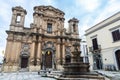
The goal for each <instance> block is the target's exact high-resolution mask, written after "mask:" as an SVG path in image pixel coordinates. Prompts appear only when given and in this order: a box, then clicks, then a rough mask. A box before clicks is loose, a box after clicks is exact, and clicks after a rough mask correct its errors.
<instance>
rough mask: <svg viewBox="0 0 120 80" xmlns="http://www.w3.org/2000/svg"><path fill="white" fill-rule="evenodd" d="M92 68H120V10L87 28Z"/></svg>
mask: <svg viewBox="0 0 120 80" xmlns="http://www.w3.org/2000/svg"><path fill="white" fill-rule="evenodd" d="M86 39H87V46H88V49H89V54H88V55H89V62H90V66H91V69H94V70H95V69H104V70H120V12H118V13H116V14H114V15H113V16H111V17H109V18H107V19H105V20H104V21H102V22H100V23H98V24H96V25H95V26H93V27H91V28H89V29H88V30H86Z"/></svg>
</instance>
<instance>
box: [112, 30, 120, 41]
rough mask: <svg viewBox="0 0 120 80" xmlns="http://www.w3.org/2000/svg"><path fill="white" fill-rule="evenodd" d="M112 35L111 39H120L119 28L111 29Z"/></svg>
mask: <svg viewBox="0 0 120 80" xmlns="http://www.w3.org/2000/svg"><path fill="white" fill-rule="evenodd" d="M112 37H113V41H118V40H120V30H119V29H117V30H115V31H113V32H112Z"/></svg>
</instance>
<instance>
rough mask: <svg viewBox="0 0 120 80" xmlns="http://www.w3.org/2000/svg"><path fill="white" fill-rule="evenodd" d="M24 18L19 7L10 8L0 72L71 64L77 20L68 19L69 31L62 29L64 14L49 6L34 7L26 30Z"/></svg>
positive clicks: (22, 11) (75, 40) (76, 36)
mask: <svg viewBox="0 0 120 80" xmlns="http://www.w3.org/2000/svg"><path fill="white" fill-rule="evenodd" d="M26 14H27V11H26V10H25V9H23V8H22V7H20V6H16V7H13V8H12V19H11V24H10V29H9V30H7V31H6V33H7V34H8V37H7V44H6V50H5V58H4V66H3V70H4V71H5V72H11V71H19V70H21V69H26V70H28V71H39V70H41V69H59V70H61V69H63V67H62V65H63V64H64V62H65V61H70V57H71V56H72V54H71V52H72V51H73V46H72V45H73V44H74V43H75V42H79V43H80V41H81V39H80V38H79V31H78V23H79V20H77V19H76V18H72V19H70V20H69V21H68V24H69V26H68V29H65V28H64V21H65V18H64V15H65V13H64V12H63V11H61V10H59V9H57V8H54V7H52V6H35V7H34V13H33V23H31V24H30V28H27V27H25V26H24V22H25V15H26ZM79 49H80V48H79Z"/></svg>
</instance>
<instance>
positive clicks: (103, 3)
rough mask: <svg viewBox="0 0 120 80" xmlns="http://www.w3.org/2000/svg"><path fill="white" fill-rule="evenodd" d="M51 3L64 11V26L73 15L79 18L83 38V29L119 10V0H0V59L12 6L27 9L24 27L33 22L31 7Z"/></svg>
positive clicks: (0, 58)
mask: <svg viewBox="0 0 120 80" xmlns="http://www.w3.org/2000/svg"><path fill="white" fill-rule="evenodd" d="M39 5H46V6H47V5H51V6H53V7H55V8H58V9H60V10H62V11H63V12H64V13H65V16H64V17H65V26H64V27H65V28H67V27H68V20H69V19H71V18H73V17H75V18H77V19H78V20H79V33H80V37H81V38H84V37H83V36H84V34H85V30H86V29H88V28H90V27H92V26H94V25H95V24H97V23H99V22H101V21H102V20H104V19H106V18H108V17H110V16H112V15H113V14H115V13H117V12H119V11H120V0H0V61H1V60H2V57H3V54H2V52H3V50H5V48H6V38H7V34H6V32H5V31H6V30H9V27H10V26H9V25H10V22H11V17H12V10H11V9H12V7H15V6H21V7H23V8H24V9H26V11H27V15H26V17H25V25H24V26H25V27H30V23H32V22H33V7H34V6H39Z"/></svg>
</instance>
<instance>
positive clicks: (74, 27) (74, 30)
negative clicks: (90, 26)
mask: <svg viewBox="0 0 120 80" xmlns="http://www.w3.org/2000/svg"><path fill="white" fill-rule="evenodd" d="M73 32H76V26H75V24H73Z"/></svg>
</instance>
